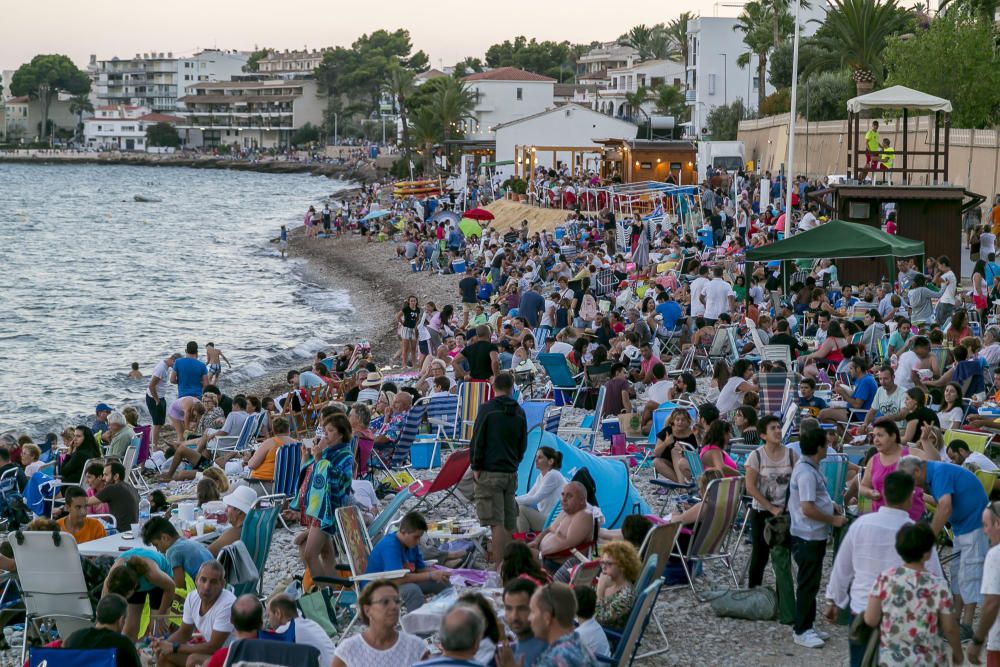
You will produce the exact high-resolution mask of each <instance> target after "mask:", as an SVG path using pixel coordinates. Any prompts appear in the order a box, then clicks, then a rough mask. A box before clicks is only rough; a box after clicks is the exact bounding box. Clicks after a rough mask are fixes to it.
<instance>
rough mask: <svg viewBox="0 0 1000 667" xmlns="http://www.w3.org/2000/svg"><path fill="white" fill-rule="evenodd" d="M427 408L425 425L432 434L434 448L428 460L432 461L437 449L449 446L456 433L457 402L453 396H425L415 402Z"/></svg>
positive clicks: (456, 398) (456, 397) (455, 396)
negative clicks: (427, 425) (429, 427)
mask: <svg viewBox="0 0 1000 667" xmlns="http://www.w3.org/2000/svg"><path fill="white" fill-rule="evenodd" d="M417 404H424V405H426V406H427V423H428V424H429V425H430V426H431V428H432V429H433V432H434V447H433V449H432V450H431V455H430V459H429V460H431V461H434V459H435V458H436V456H437V453H438V451H439V449H441V448H443V446H444V445H445V444H451V443H452V442H454V440H455V434H456V433H457V432H458V419H459V401H458V396H457V395H455V394H439V395H437V396H427V397H425V398H421V399H420V400H418V401H417Z"/></svg>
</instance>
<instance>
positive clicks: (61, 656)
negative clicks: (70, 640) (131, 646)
mask: <svg viewBox="0 0 1000 667" xmlns="http://www.w3.org/2000/svg"><path fill="white" fill-rule="evenodd" d="M117 660H118V649H113V648H90V649H71V648H45V647H43V646H33V647H32V648H31V650H30V651H29V653H28V667H56V665H58V667H115V664H116V663H117Z"/></svg>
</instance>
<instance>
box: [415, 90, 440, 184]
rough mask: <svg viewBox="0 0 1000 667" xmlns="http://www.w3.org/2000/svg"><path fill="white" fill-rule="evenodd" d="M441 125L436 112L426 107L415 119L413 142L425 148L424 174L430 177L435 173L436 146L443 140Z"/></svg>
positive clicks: (423, 151)
mask: <svg viewBox="0 0 1000 667" xmlns="http://www.w3.org/2000/svg"><path fill="white" fill-rule="evenodd" d="M440 133H441V125H440V124H439V123H438V120H437V118H435V116H434V112H433V111H432V110H431V109H430V108H429V107H425V108H423V109H420V111H418V112H417V114H416V115H415V116H414V117H413V135H412V136H413V140H414V141H415V142H416V143H417V144H418V145H420V146H422V147H423V150H422V151H421V153H422V155H423V163H424V164H423V172H424V176H430V175H431V174H432V173H433V172H434V144H436V143H437V142H438V141H440V139H441V134H440Z"/></svg>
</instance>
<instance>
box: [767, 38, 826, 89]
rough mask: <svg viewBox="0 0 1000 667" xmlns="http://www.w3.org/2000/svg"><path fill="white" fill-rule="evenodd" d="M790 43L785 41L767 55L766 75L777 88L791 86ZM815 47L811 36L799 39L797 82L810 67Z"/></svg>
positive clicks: (814, 55) (803, 78)
mask: <svg viewBox="0 0 1000 667" xmlns="http://www.w3.org/2000/svg"><path fill="white" fill-rule="evenodd" d="M792 48H793V46H792V43H791V42H788V41H786V42H785V43H784V44H780V45H778V46H776V47H774V49H773V50H772V51H771V54H770V55H769V56H768V64H767V76H768V81H770V82H771V85H772V86H774V87H775V88H777V89H781V88H791V87H792ZM816 54H817V47H816V44H815V42H814V41H813V39H812V38H811V37H803V38H801V39H800V40H799V84H800V85H801V84H802V82H803V81H804V80H805V76H804V73H805V72H807V71H809V70H810V69H811V64H812V62H813V60H815V59H816Z"/></svg>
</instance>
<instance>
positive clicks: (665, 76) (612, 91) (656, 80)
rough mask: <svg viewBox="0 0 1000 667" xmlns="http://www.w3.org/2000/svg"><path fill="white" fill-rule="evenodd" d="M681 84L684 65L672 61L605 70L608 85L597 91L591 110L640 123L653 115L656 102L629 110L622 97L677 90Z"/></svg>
mask: <svg viewBox="0 0 1000 667" xmlns="http://www.w3.org/2000/svg"><path fill="white" fill-rule="evenodd" d="M683 84H684V63H677V62H674V61H672V60H646V61H644V62H638V63H635V64H633V65H630V66H629V67H619V68H617V69H611V70H608V86H607V87H606V88H603V89H599V90H598V91H597V95H596V98H595V99H594V101H593V108H594V109H595V110H597V111H600V112H602V113H606V114H608V115H609V116H615V117H617V118H625V119H627V120H631V121H633V122H644V121H645V120H646V119H648V117H649V116H651V115H653V114H654V113H655V112H656V103H655V102H654V101H653V100H652V99H650V100H649V101H647V102H645V103H643V104H642V111H641V112H640V111H639V110H637V109H633V108H632V106H631V105H630V104H629V103H628V100H627V99H626V95H628V94H631V93H635V92H636V91H637V90H638V89H639V88H642V87H645V88H646V89H647V90H648V91H649V92H650V93H651V94H652V93H653V91H654V90H655V89H656V88H659V87H660V86H674V87H676V88H681V87H682V86H683Z"/></svg>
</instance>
